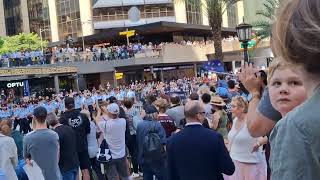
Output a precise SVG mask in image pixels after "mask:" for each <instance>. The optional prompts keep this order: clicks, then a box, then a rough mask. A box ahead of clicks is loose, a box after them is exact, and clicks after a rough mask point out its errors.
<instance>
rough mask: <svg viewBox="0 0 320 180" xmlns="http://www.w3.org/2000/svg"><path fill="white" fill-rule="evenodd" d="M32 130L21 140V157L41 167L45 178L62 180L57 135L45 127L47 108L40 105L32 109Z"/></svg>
mask: <svg viewBox="0 0 320 180" xmlns="http://www.w3.org/2000/svg"><path fill="white" fill-rule="evenodd" d="M33 116H34V119H33V123H34V131H33V132H32V133H29V134H27V135H26V136H25V138H24V140H23V157H24V158H25V159H26V162H27V164H29V165H32V161H34V162H36V164H37V165H38V166H39V167H40V168H41V170H42V173H43V176H44V178H45V179H46V180H62V176H61V173H60V169H59V136H58V134H57V133H56V132H54V131H53V130H51V129H48V128H47V124H46V118H47V110H46V109H45V108H44V107H42V106H40V107H37V108H36V109H34V111H33Z"/></svg>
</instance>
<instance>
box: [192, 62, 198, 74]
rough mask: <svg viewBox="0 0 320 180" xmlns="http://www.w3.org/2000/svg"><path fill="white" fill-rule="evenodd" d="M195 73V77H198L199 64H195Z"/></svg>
mask: <svg viewBox="0 0 320 180" xmlns="http://www.w3.org/2000/svg"><path fill="white" fill-rule="evenodd" d="M193 71H194V77H197V76H198V68H197V64H196V63H195V64H193Z"/></svg>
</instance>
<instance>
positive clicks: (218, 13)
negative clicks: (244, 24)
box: [175, 0, 241, 60]
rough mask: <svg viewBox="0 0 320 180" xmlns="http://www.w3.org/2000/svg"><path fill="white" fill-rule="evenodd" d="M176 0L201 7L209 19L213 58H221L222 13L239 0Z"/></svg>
mask: <svg viewBox="0 0 320 180" xmlns="http://www.w3.org/2000/svg"><path fill="white" fill-rule="evenodd" d="M175 1H177V2H185V3H186V4H192V5H194V6H197V7H200V8H201V7H203V8H201V9H202V10H203V11H204V12H203V13H205V14H206V15H207V16H208V19H209V25H210V26H211V29H212V35H213V41H214V49H215V59H219V60H223V53H222V37H221V29H222V15H223V14H224V13H225V12H226V10H227V9H228V8H229V7H230V6H232V5H233V4H235V3H237V2H238V1H241V0H204V1H202V0H175Z"/></svg>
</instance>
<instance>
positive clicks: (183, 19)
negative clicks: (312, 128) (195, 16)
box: [174, 1, 187, 23]
mask: <svg viewBox="0 0 320 180" xmlns="http://www.w3.org/2000/svg"><path fill="white" fill-rule="evenodd" d="M174 14H175V16H176V22H177V23H187V11H186V3H185V1H174Z"/></svg>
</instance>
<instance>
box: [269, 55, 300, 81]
mask: <svg viewBox="0 0 320 180" xmlns="http://www.w3.org/2000/svg"><path fill="white" fill-rule="evenodd" d="M299 66H301V65H298V64H294V63H291V62H288V61H284V60H283V59H282V58H276V59H274V60H273V61H272V63H271V64H270V66H269V68H268V84H269V82H270V80H271V78H272V77H273V75H274V72H275V71H276V70H284V69H291V70H294V69H295V68H297V67H299Z"/></svg>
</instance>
